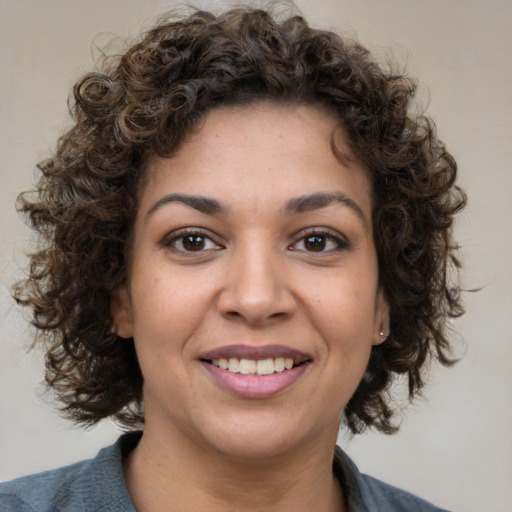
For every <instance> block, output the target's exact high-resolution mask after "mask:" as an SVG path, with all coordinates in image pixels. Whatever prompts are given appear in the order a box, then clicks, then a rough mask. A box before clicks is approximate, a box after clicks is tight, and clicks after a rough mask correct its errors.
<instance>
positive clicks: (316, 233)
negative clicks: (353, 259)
mask: <svg viewBox="0 0 512 512" xmlns="http://www.w3.org/2000/svg"><path fill="white" fill-rule="evenodd" d="M312 238H318V239H320V240H321V241H323V243H324V246H323V247H321V248H320V250H319V251H315V250H308V249H307V248H303V249H297V248H296V246H297V245H298V244H299V243H301V242H302V243H303V244H305V243H306V241H307V240H308V239H312ZM329 242H331V243H332V244H334V247H331V248H328V249H325V245H327V244H328V243H329ZM349 248H350V245H349V243H348V241H347V240H346V238H345V237H343V236H341V235H340V234H339V233H337V232H336V231H333V230H330V229H325V228H309V229H308V230H306V231H302V232H301V233H299V238H298V239H297V241H296V242H294V243H293V244H292V245H291V246H290V249H291V250H296V251H302V252H306V253H310V254H315V253H316V254H322V253H333V252H338V251H342V250H346V249H349Z"/></svg>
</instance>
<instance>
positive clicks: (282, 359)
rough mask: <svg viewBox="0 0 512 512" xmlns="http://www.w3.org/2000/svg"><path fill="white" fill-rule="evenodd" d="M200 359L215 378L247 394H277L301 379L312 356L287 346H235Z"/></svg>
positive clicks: (227, 386) (223, 385)
mask: <svg viewBox="0 0 512 512" xmlns="http://www.w3.org/2000/svg"><path fill="white" fill-rule="evenodd" d="M200 361H201V362H202V364H203V365H204V366H205V369H206V370H208V373H210V374H211V375H212V376H213V377H214V379H215V380H216V381H218V382H219V383H220V384H221V385H222V387H224V388H225V389H228V390H229V391H231V392H233V393H235V394H237V395H242V396H246V397H254V398H256V397H265V396H271V395H274V394H277V393H279V392H281V391H283V390H284V389H285V388H287V387H289V386H290V385H291V384H292V383H293V382H295V381H296V380H297V379H299V378H300V376H301V375H302V374H303V373H304V370H305V369H306V367H307V366H309V363H311V362H312V358H311V357H309V356H308V355H306V354H304V353H302V352H299V351H297V350H294V349H290V348H288V347H283V346H278V345H272V346H264V347H248V346H245V345H232V346H229V347H225V348H221V349H217V350H214V351H211V352H209V353H207V354H204V355H203V356H202V357H201V358H200Z"/></svg>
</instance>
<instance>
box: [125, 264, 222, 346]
mask: <svg viewBox="0 0 512 512" xmlns="http://www.w3.org/2000/svg"><path fill="white" fill-rule="evenodd" d="M134 275H136V276H137V278H136V279H135V280H134V281H133V282H132V300H133V317H134V337H135V342H136V344H137V343H138V344H139V345H142V343H143V344H144V345H147V344H151V345H157V346H158V347H159V348H161V349H163V350H173V349H175V348H176V346H180V345H182V344H183V343H184V342H185V341H186V340H187V339H188V338H189V337H190V336H191V335H192V334H193V333H194V332H195V330H196V329H198V327H199V326H200V324H201V322H202V321H203V319H204V318H205V316H206V315H207V312H208V308H209V307H210V305H211V303H212V297H213V295H214V292H213V290H212V289H211V286H210V285H209V283H208V280H201V282H200V283H198V281H197V278H196V277H195V276H193V275H192V274H191V273H190V272H186V271H185V272H183V271H179V270H176V269H173V271H172V272H171V271H170V269H169V268H164V269H162V271H159V269H158V266H157V265H154V266H152V267H151V272H147V271H146V272H145V273H143V272H140V273H138V274H137V273H136V269H134Z"/></svg>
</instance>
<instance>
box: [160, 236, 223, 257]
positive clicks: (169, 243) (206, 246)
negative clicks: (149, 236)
mask: <svg viewBox="0 0 512 512" xmlns="http://www.w3.org/2000/svg"><path fill="white" fill-rule="evenodd" d="M163 245H164V246H165V247H170V248H172V249H174V250H176V251H179V252H202V251H208V250H212V249H221V248H222V247H221V246H220V245H218V244H217V243H215V242H214V241H213V240H212V239H211V238H210V237H209V236H207V235H206V234H205V233H202V232H201V231H187V232H180V233H177V234H176V233H173V234H172V235H171V237H167V239H166V240H164V242H163Z"/></svg>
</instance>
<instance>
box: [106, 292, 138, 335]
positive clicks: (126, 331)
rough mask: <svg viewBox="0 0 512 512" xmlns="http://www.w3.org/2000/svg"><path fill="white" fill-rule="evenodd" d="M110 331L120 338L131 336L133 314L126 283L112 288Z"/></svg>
mask: <svg viewBox="0 0 512 512" xmlns="http://www.w3.org/2000/svg"><path fill="white" fill-rule="evenodd" d="M110 313H111V314H112V320H113V323H112V331H113V332H115V333H116V334H117V335H118V336H120V337H121V338H131V337H133V314H132V304H131V300H130V295H129V293H128V289H127V288H126V285H123V286H120V287H119V288H116V289H115V290H114V293H113V294H112V298H111V300H110Z"/></svg>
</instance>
